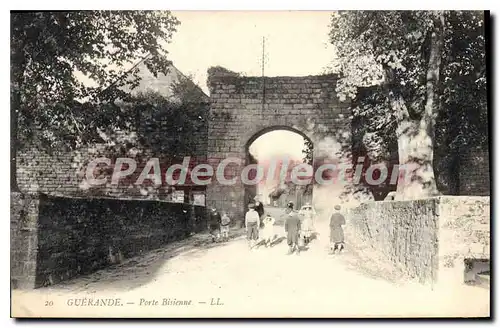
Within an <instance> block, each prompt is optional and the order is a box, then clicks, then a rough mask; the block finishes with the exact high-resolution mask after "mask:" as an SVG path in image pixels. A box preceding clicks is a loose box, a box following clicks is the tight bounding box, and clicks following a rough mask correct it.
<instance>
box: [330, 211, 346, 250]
mask: <svg viewBox="0 0 500 328" xmlns="http://www.w3.org/2000/svg"><path fill="white" fill-rule="evenodd" d="M344 224H345V218H344V216H343V215H342V214H340V205H335V213H333V214H332V216H331V217H330V253H331V254H335V251H336V250H338V252H339V253H340V252H341V251H342V250H343V249H344V248H345V247H344V230H343V229H342V226H343V225H344Z"/></svg>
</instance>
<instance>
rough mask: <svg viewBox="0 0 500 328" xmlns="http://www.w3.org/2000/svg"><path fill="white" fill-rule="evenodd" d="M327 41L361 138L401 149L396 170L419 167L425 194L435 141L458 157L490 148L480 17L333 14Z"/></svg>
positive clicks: (340, 89)
mask: <svg viewBox="0 0 500 328" xmlns="http://www.w3.org/2000/svg"><path fill="white" fill-rule="evenodd" d="M330 37H331V42H332V43H333V45H334V46H335V47H336V53H337V55H338V57H339V60H340V66H341V79H340V81H339V83H338V85H337V92H338V93H339V95H340V97H341V98H350V99H352V100H354V104H355V106H354V115H355V116H357V117H362V118H363V121H364V123H365V124H364V126H365V131H364V132H365V133H375V134H379V135H380V136H381V138H379V139H381V140H385V141H389V142H387V143H391V142H390V140H391V139H396V140H397V141H398V151H399V157H400V164H406V163H410V162H411V163H414V164H416V165H417V169H416V173H417V174H416V179H415V180H417V182H418V183H420V184H421V185H422V186H424V187H425V188H427V189H429V190H430V189H433V187H432V185H433V184H434V182H433V180H434V173H433V167H432V165H433V152H434V148H435V147H436V141H439V142H443V143H444V142H446V143H447V144H448V145H449V146H450V147H452V148H455V149H458V148H460V147H463V146H467V145H470V144H471V143H476V144H484V142H485V141H486V140H487V134H486V133H485V132H486V128H485V127H486V126H487V123H486V122H487V116H486V86H485V81H486V78H485V49H484V17H483V13H482V12H470V11H467V12H456V11H450V12H434V11H346V12H338V13H335V14H333V15H332V21H331V33H330ZM476 113H479V115H476ZM469 118H470V120H469ZM464 121H467V123H464ZM485 123H486V124H485ZM443 136H445V137H443ZM443 140H445V141H443ZM437 146H439V145H437ZM417 171H418V172H417ZM424 175H426V177H424ZM398 187H399V186H398ZM434 189H435V188H434Z"/></svg>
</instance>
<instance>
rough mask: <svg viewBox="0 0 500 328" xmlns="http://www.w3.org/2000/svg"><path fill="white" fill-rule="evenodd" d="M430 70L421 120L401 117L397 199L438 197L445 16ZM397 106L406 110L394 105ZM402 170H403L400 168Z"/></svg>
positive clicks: (437, 27)
mask: <svg viewBox="0 0 500 328" xmlns="http://www.w3.org/2000/svg"><path fill="white" fill-rule="evenodd" d="M435 15H436V16H435V18H434V26H433V30H432V33H431V40H430V42H431V44H430V55H429V63H428V67H427V79H426V102H425V108H424V112H423V113H422V117H421V119H420V120H410V119H409V116H408V115H405V116H401V119H400V120H399V124H398V131H397V133H398V151H399V164H400V170H403V171H404V179H401V178H402V176H401V175H400V180H399V181H398V186H397V189H396V199H400V200H404V199H418V198H425V197H429V196H434V195H437V194H438V190H437V187H436V179H435V176H434V168H433V157H434V126H435V121H436V113H437V108H438V102H439V100H438V95H437V92H438V86H439V67H440V65H441V55H442V49H443V34H444V33H443V32H444V31H443V30H444V14H443V13H442V12H438V13H436V14H435ZM395 105H396V106H400V107H401V106H404V105H402V104H401V103H397V101H395ZM401 166H403V167H402V168H401Z"/></svg>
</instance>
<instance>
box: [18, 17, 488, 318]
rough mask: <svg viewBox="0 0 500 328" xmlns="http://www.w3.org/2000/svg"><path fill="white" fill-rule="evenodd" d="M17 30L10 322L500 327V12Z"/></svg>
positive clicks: (48, 22)
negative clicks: (495, 238) (494, 138)
mask: <svg viewBox="0 0 500 328" xmlns="http://www.w3.org/2000/svg"><path fill="white" fill-rule="evenodd" d="M10 20H11V45H10V47H11V48H10V49H11V62H10V67H11V110H10V115H11V159H12V160H11V195H10V197H11V216H10V227H11V228H10V238H11V249H10V254H11V257H10V281H11V316H12V317H15V318H35V317H51V318H54V317H55V318H66V317H72V318H75V317H77V318H90V317H92V318H193V317H196V318H213V317H217V318H274V317H281V318H285V317H286V318H301V317H308V318H389V317H393V318H402V317H403V318H410V317H411V318H414V317H418V318H426V317H485V318H487V317H490V315H491V313H490V302H491V301H490V188H491V187H490V180H491V176H490V162H489V158H490V154H489V149H490V147H489V146H490V144H489V143H490V136H489V124H490V120H489V111H488V105H489V103H488V92H487V91H488V89H487V87H488V83H489V80H488V79H489V76H490V75H489V74H488V69H487V68H488V67H487V63H488V60H487V59H488V54H489V46H490V40H489V38H488V36H489V29H490V20H489V12H487V11H486V12H484V11H454V10H443V11H331V12H330V11H328V12H327V11H206V12H204V11H166V10H164V11H159V10H158V11H67V12H66V11H54V12H51V11H40V12H37V11H12V12H11V13H10Z"/></svg>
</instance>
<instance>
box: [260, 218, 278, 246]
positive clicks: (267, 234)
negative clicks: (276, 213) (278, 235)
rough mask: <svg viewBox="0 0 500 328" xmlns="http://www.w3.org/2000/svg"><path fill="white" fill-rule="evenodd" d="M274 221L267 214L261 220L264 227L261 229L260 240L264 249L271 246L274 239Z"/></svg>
mask: <svg viewBox="0 0 500 328" xmlns="http://www.w3.org/2000/svg"><path fill="white" fill-rule="evenodd" d="M275 222H276V220H275V219H274V218H273V217H272V216H271V215H269V214H267V215H266V217H265V218H264V219H263V220H262V223H263V224H264V227H263V228H262V239H263V240H264V243H265V245H266V247H269V246H271V243H272V242H273V238H274V223H275Z"/></svg>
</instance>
